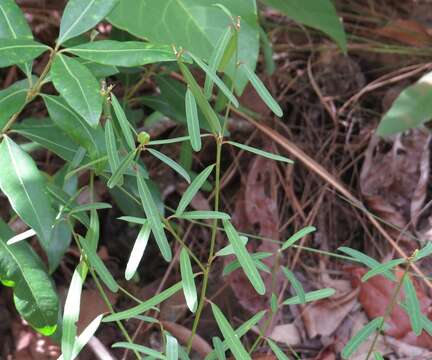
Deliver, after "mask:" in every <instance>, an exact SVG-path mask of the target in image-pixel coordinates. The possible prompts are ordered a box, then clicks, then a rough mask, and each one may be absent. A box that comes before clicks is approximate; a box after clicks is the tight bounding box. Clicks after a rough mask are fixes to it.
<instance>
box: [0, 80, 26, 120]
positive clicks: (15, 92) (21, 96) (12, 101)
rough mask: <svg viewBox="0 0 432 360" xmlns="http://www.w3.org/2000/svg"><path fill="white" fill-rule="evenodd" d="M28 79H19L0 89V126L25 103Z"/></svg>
mask: <svg viewBox="0 0 432 360" xmlns="http://www.w3.org/2000/svg"><path fill="white" fill-rule="evenodd" d="M29 87H30V84H29V81H28V80H27V79H26V80H21V81H17V82H16V83H14V84H12V85H11V86H9V87H8V88H6V89H4V90H1V91H0V109H1V111H0V127H1V128H3V127H4V126H5V125H6V123H7V122H8V120H9V119H10V118H11V117H12V115H14V114H16V113H17V112H19V111H21V110H22V109H23V107H24V105H25V103H26V98H27V92H28V89H29Z"/></svg>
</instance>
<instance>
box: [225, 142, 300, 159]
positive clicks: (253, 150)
mask: <svg viewBox="0 0 432 360" xmlns="http://www.w3.org/2000/svg"><path fill="white" fill-rule="evenodd" d="M227 143H228V144H231V145H233V146H235V147H238V148H239V149H243V150H246V151H249V152H251V153H253V154H256V155H259V156H262V157H265V158H268V159H272V160H276V161H282V162H286V163H288V164H293V163H294V161H292V160H290V159H288V158H286V157H284V156H280V155H277V154H272V153H269V152H267V151H264V150H261V149H257V148H254V147H252V146H248V145H244V144H240V143H237V142H235V141H227Z"/></svg>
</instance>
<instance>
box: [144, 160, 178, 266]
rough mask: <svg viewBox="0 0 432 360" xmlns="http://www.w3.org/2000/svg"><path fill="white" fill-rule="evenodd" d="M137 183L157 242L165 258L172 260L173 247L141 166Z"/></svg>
mask: <svg viewBox="0 0 432 360" xmlns="http://www.w3.org/2000/svg"><path fill="white" fill-rule="evenodd" d="M137 184H138V191H139V194H140V198H141V203H142V206H143V208H144V212H145V214H146V217H147V219H148V220H149V225H150V228H151V230H152V232H153V235H154V237H155V239H156V243H157V245H158V246H159V250H160V251H161V253H162V256H163V258H164V259H165V260H166V261H171V259H172V252H171V247H170V246H169V243H168V239H167V237H166V234H165V230H164V227H163V224H162V221H161V216H160V213H159V210H158V208H157V207H156V204H155V202H154V200H153V197H152V195H151V192H150V189H149V187H148V185H147V183H146V182H145V180H144V178H143V174H142V170H141V168H140V169H139V171H138V174H137Z"/></svg>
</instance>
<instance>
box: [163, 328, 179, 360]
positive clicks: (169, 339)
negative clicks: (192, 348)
mask: <svg viewBox="0 0 432 360" xmlns="http://www.w3.org/2000/svg"><path fill="white" fill-rule="evenodd" d="M165 337H166V350H165V354H166V359H167V360H177V359H178V357H179V345H178V341H177V339H176V338H175V337H173V336H171V335H170V334H169V333H167V332H166V333H165Z"/></svg>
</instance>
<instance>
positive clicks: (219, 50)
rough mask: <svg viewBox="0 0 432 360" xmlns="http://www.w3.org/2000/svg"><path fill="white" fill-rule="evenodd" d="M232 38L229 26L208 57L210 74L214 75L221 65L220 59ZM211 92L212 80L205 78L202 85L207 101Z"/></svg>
mask: <svg viewBox="0 0 432 360" xmlns="http://www.w3.org/2000/svg"><path fill="white" fill-rule="evenodd" d="M232 37H233V29H232V27H231V26H229V27H227V28H226V29H225V31H224V32H223V33H222V35H221V36H220V38H219V40H218V42H217V43H216V46H215V48H214V49H213V52H212V55H211V56H210V62H209V69H210V71H211V72H212V73H214V74H216V72H217V70H218V68H219V65H220V63H221V60H222V57H223V55H224V53H225V51H226V49H227V47H228V44H229V43H230V40H231V38H232ZM212 92H213V80H212V78H211V77H210V76H206V79H205V83H204V95H205V97H206V98H207V99H210V96H211V95H212Z"/></svg>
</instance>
